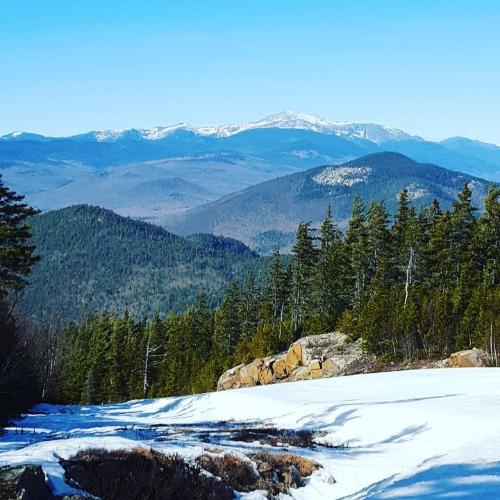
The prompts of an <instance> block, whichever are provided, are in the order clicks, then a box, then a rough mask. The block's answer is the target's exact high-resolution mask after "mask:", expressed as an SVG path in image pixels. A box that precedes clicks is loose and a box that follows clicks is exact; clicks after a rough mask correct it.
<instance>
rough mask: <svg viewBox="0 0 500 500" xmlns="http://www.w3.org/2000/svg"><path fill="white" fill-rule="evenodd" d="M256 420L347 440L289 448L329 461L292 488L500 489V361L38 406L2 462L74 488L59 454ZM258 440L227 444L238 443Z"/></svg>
mask: <svg viewBox="0 0 500 500" xmlns="http://www.w3.org/2000/svg"><path fill="white" fill-rule="evenodd" d="M251 421H253V422H255V424H257V422H258V423H259V424H261V425H273V426H276V427H280V428H290V429H292V428H293V429H312V430H316V431H326V433H327V434H326V436H325V437H323V438H321V439H322V440H324V442H329V443H331V444H338V445H347V446H346V447H345V448H342V447H340V448H339V449H332V448H326V447H322V446H317V447H316V448H315V449H312V450H309V449H300V448H292V449H291V450H290V451H292V452H294V453H298V454H302V455H304V456H308V457H311V458H313V459H315V460H317V461H319V462H320V463H321V464H322V465H323V468H322V469H320V470H319V471H317V472H316V473H314V474H313V475H312V476H311V478H310V480H309V481H308V484H307V485H306V486H305V487H303V488H299V489H295V490H292V492H291V494H290V495H291V496H292V497H293V498H298V499H316V498H318V499H319V498H325V499H326V498H327V499H333V498H344V497H349V498H405V499H417V498H418V499H422V498H423V499H431V498H432V499H434V498H443V499H444V498H461V499H462V498H500V369H497V368H465V369H436V370H416V371H403V372H390V373H375V374H368V375H354V376H350V377H340V378H330V379H322V380H313V381H305V382H296V383H288V384H278V385H271V386H264V387H254V388H248V389H239V390H233V391H225V392H218V393H209V394H201V395H195V396H186V397H176V398H164V399H157V400H142V401H130V402H128V403H122V404H110V405H104V406H81V407H80V406H79V407H77V406H71V407H68V406H66V407H65V406H51V405H38V406H37V407H35V408H34V409H33V411H32V413H30V414H28V415H26V416H25V417H24V419H22V420H19V421H17V422H15V425H13V426H12V427H10V428H8V429H7V431H6V433H5V434H4V436H3V437H1V438H0V464H19V463H39V464H42V466H43V467H44V470H45V472H46V475H47V480H48V482H49V485H50V486H51V487H52V488H53V490H54V491H55V492H56V493H63V492H70V491H71V488H69V487H68V486H67V485H65V484H64V482H63V471H62V469H61V468H60V466H59V465H58V463H57V457H58V456H62V457H64V458H67V457H68V456H70V455H71V454H73V453H75V452H76V451H77V450H79V449H85V448H88V447H106V448H131V447H136V446H146V447H153V448H156V449H160V450H164V451H167V452H168V451H175V452H177V453H181V454H183V455H185V456H187V457H193V456H196V455H198V454H199V453H201V452H202V451H203V449H204V447H206V446H207V444H206V443H203V442H201V441H200V440H199V438H197V437H196V434H189V433H187V434H186V433H178V430H179V426H180V427H183V428H186V427H189V428H191V429H193V428H204V429H207V428H210V427H214V426H215V427H216V428H218V429H220V428H226V427H227V428H230V427H231V426H235V425H238V424H241V423H244V422H251ZM21 431H22V432H21ZM160 433H161V435H162V436H163V437H162V439H161V440H159V439H158V437H159V434H160ZM256 446H258V445H257V444H255V443H251V444H250V445H249V444H248V443H238V442H234V441H229V440H227V441H226V442H224V443H223V447H224V449H225V450H231V451H232V452H235V453H241V452H245V451H248V450H252V451H254V450H255V447H256ZM218 447H220V443H218ZM267 448H268V449H269V446H268V447H267ZM331 476H333V477H334V478H335V480H336V483H335V484H330V483H332V481H331V479H330V482H329V481H328V479H329V478H331ZM252 498H257V496H256V495H253V496H252Z"/></svg>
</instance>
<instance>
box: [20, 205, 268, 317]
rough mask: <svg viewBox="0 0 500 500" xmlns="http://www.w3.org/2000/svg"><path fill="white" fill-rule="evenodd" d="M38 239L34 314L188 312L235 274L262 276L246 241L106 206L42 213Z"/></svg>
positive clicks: (28, 302) (30, 294)
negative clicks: (173, 229) (188, 233)
mask: <svg viewBox="0 0 500 500" xmlns="http://www.w3.org/2000/svg"><path fill="white" fill-rule="evenodd" d="M32 226H33V243H34V244H35V245H36V247H37V253H38V254H39V255H40V256H41V257H42V260H41V261H40V263H38V264H37V265H36V267H35V269H34V272H33V275H32V276H31V280H30V281H31V283H32V285H31V286H29V287H27V288H26V290H25V291H24V293H23V296H22V297H21V301H20V306H21V308H22V310H24V311H25V312H27V313H28V314H29V315H30V316H32V317H41V316H43V315H44V314H47V313H51V314H55V315H59V314H60V315H62V316H63V317H64V318H65V319H68V318H71V319H79V318H81V317H82V316H83V315H84V314H86V313H94V312H98V311H116V312H123V311H124V310H125V309H128V310H129V311H130V312H131V313H132V314H134V316H136V317H138V318H140V317H143V316H149V317H150V316H151V315H152V314H154V313H155V312H158V313H161V314H166V313H168V312H170V311H182V310H184V309H185V308H186V307H187V306H189V305H192V304H194V303H195V301H196V298H197V296H198V295H199V294H200V293H201V292H205V293H206V294H207V297H208V300H209V302H210V304H211V305H212V306H213V305H215V304H217V303H218V301H219V299H220V298H221V296H222V295H223V293H224V292H225V289H226V287H227V285H228V283H229V281H230V280H231V279H238V278H240V279H244V278H245V276H246V274H247V273H248V271H249V270H254V271H256V272H257V273H258V271H259V269H260V266H261V265H263V262H264V261H263V260H262V259H261V258H259V257H258V256H257V255H256V254H255V253H254V252H252V251H251V250H250V249H249V248H248V247H246V246H245V245H243V244H242V243H240V242H236V241H234V240H231V239H228V238H220V237H215V236H212V235H197V236H193V237H190V238H188V239H185V238H181V237H179V236H175V235H174V234H171V233H169V232H168V231H166V230H165V229H162V228H161V227H159V226H155V225H151V224H146V223H143V222H138V221H134V220H132V219H129V218H124V217H120V216H119V215H116V214H115V213H113V212H111V211H109V210H105V209H102V208H96V207H90V206H85V205H80V206H73V207H69V208H65V209H61V210H57V211H53V212H48V213H46V214H42V215H39V216H36V217H35V218H34V219H33V221H32Z"/></svg>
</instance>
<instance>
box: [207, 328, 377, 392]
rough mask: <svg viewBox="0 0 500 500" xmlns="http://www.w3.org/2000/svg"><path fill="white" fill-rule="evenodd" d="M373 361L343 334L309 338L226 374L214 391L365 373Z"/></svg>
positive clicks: (359, 341) (359, 342)
mask: <svg viewBox="0 0 500 500" xmlns="http://www.w3.org/2000/svg"><path fill="white" fill-rule="evenodd" d="M373 359H374V356H372V355H368V354H366V353H365V352H364V351H363V348H362V345H361V340H357V341H356V342H353V341H352V340H351V339H350V338H349V337H348V336H347V335H344V334H343V333H338V332H332V333H324V334H321V335H311V336H309V337H303V338H301V339H299V340H297V341H296V342H294V343H293V344H292V345H291V346H290V347H289V349H288V351H286V352H283V353H281V354H277V355H276V356H269V357H267V358H257V359H256V360H254V361H253V362H252V363H249V364H247V365H239V366H236V367H234V368H232V369H231V370H228V371H227V372H225V373H224V374H223V375H222V376H221V378H220V379H219V383H218V384H217V390H225V389H236V388H238V387H249V386H253V385H265V384H272V383H275V382H293V381H297V380H310V379H316V378H322V377H334V376H338V375H345V374H348V373H349V374H351V373H360V372H366V371H369V367H370V365H369V363H370V362H372V361H373Z"/></svg>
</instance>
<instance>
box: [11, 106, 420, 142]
mask: <svg viewBox="0 0 500 500" xmlns="http://www.w3.org/2000/svg"><path fill="white" fill-rule="evenodd" d="M266 128H279V129H295V130H308V131H311V132H317V133H320V134H327V135H335V136H339V137H345V138H347V139H363V140H369V141H371V142H374V143H376V144H379V143H383V142H389V141H401V140H408V139H412V140H422V139H421V138H420V137H417V136H411V135H409V134H407V133H406V132H403V131H402V130H398V129H396V128H391V127H387V126H385V125H378V124H375V123H354V122H343V121H332V120H326V119H325V118H321V117H320V116H317V115H312V114H307V113H294V112H291V111H282V112H281V113H276V114H273V115H269V116H267V117H265V118H263V119H262V120H258V121H255V122H245V123H236V124H230V125H218V126H213V127H193V126H191V125H188V124H186V123H178V124H176V125H169V126H165V127H154V128H151V129H128V130H96V131H91V132H88V133H85V134H79V135H76V136H71V137H68V138H69V139H71V138H76V139H80V140H92V139H93V140H96V141H97V142H112V141H116V140H118V139H121V138H124V137H132V138H135V139H144V140H151V141H154V140H159V139H163V138H164V137H166V136H168V135H169V134H170V133H172V132H174V131H176V130H188V131H190V132H193V133H194V134H197V135H202V136H214V137H230V136H233V135H237V134H240V133H242V132H245V131H248V130H255V129H266ZM14 134H24V132H14V133H12V134H7V135H5V136H2V139H6V140H9V139H11V140H12V139H15V138H17V136H15V135H14Z"/></svg>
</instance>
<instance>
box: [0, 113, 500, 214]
mask: <svg viewBox="0 0 500 500" xmlns="http://www.w3.org/2000/svg"><path fill="white" fill-rule="evenodd" d="M384 151H393V152H399V153H402V154H404V155H406V156H409V157H411V158H412V159H414V160H416V161H419V162H424V163H432V164H436V165H440V166H441V167H445V168H448V169H452V170H455V171H460V172H463V173H467V174H470V175H474V176H479V177H482V178H485V179H488V180H499V179H500V147H498V146H495V145H492V144H486V143H482V142H479V141H473V140H471V139H467V138H451V139H447V140H444V141H441V142H432V141H427V140H425V139H423V138H421V137H418V136H414V135H410V134H408V133H405V132H403V131H401V130H398V129H394V128H390V127H386V126H383V125H377V124H371V123H352V122H336V121H329V120H325V119H323V118H320V117H317V116H314V115H307V114H301V113H291V112H282V113H278V114H275V115H271V116H269V117H267V118H264V119H263V120H259V121H257V122H252V123H243V124H235V125H225V126H215V127H201V128H196V127H192V126H189V125H186V124H178V125H172V126H167V127H156V128H152V129H130V130H123V131H92V132H88V133H85V134H79V135H75V136H71V137H62V138H56V137H45V136H42V135H37V134H32V133H26V132H13V133H11V134H7V135H4V136H2V137H1V138H0V173H1V174H2V175H3V176H4V178H5V180H6V182H7V183H8V184H9V186H11V187H12V188H13V189H15V190H16V191H18V192H19V193H21V194H25V195H26V196H27V200H28V202H30V203H31V204H33V205H34V206H36V207H38V208H40V209H42V210H44V211H46V210H51V209H55V208H61V207H65V206H69V205H73V204H80V203H91V204H93V205H98V206H102V207H106V208H109V209H112V210H114V211H116V212H117V213H119V214H122V215H129V216H132V217H135V218H140V219H143V220H146V221H150V222H157V223H158V222H161V221H162V220H164V219H165V218H167V217H169V216H171V215H172V214H176V213H177V214H179V213H182V212H185V211H187V210H189V209H192V208H194V207H197V206H201V205H204V204H206V203H208V202H212V201H215V200H217V199H219V198H220V197H223V196H226V195H229V194H231V193H234V192H237V191H240V190H243V189H245V188H248V187H250V186H253V185H256V184H259V183H261V182H263V181H267V180H272V179H275V178H277V177H280V176H283V175H287V174H291V173H296V172H300V171H304V170H307V169H309V168H311V167H315V166H317V165H335V164H342V163H345V162H347V161H350V160H353V159H356V158H359V157H362V156H366V155H368V154H371V153H381V152H384Z"/></svg>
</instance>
